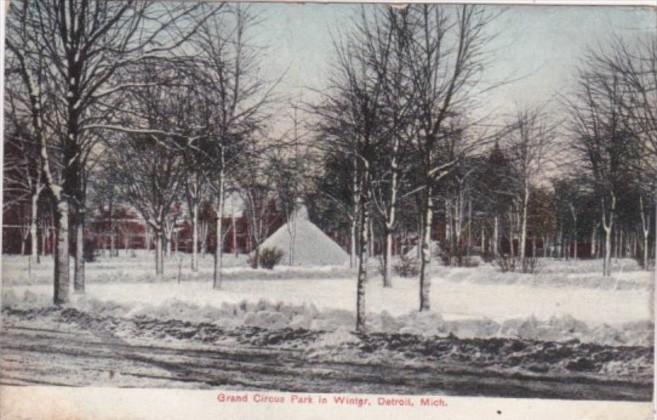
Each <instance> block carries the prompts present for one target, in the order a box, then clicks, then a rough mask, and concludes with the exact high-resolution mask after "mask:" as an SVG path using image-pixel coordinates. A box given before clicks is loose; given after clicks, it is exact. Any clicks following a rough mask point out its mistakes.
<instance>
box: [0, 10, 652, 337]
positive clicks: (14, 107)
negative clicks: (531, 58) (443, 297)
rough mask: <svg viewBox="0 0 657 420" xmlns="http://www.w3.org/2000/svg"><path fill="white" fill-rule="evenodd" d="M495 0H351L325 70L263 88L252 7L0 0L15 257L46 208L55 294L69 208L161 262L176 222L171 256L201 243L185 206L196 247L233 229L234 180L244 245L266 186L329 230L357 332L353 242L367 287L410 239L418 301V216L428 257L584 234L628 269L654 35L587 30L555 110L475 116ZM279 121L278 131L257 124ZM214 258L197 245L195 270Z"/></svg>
mask: <svg viewBox="0 0 657 420" xmlns="http://www.w3.org/2000/svg"><path fill="white" fill-rule="evenodd" d="M497 10H499V9H493V8H490V7H480V6H471V5H463V6H453V5H452V6H447V5H430V4H415V5H409V6H408V7H406V8H403V9H395V8H391V7H387V6H363V7H361V8H360V9H359V11H358V12H357V13H355V15H354V17H353V19H352V21H351V25H348V27H347V28H346V29H345V30H344V31H343V32H342V33H340V34H339V35H337V36H336V37H334V42H333V59H332V60H331V63H330V67H331V70H330V72H328V74H327V77H326V84H325V86H323V87H322V88H321V90H315V91H314V92H312V93H313V95H311V96H312V99H311V100H307V101H301V100H298V99H294V100H290V98H286V97H284V96H285V95H280V94H279V93H277V87H278V84H279V82H280V80H281V79H280V78H279V79H275V80H268V79H267V78H266V77H265V76H264V75H263V74H262V71H261V68H262V66H263V65H266V62H265V61H264V60H265V58H266V54H265V51H264V50H263V48H262V47H261V46H259V45H257V43H256V42H254V40H253V37H252V34H253V32H254V30H256V28H257V26H258V22H259V17H258V16H257V14H256V13H255V12H254V7H246V6H243V5H230V4H224V3H196V2H194V3H186V2H181V3H171V2H151V1H142V0H126V1H123V2H115V1H110V0H94V1H84V2H81V1H74V0H49V1H47V2H28V1H15V2H12V3H11V5H10V12H9V15H8V20H7V36H6V38H7V44H6V45H7V58H6V63H7V64H6V67H5V77H6V79H5V80H6V83H5V86H6V92H5V121H6V125H5V127H6V129H5V138H6V140H5V142H6V145H7V144H10V145H11V147H10V149H11V150H12V151H13V152H12V155H11V156H12V158H11V159H9V160H6V161H5V179H6V182H5V194H7V192H8V191H10V192H12V194H13V193H14V192H15V194H13V195H11V197H20V199H16V200H6V202H5V206H12V205H15V204H16V203H17V202H19V201H21V200H23V201H25V200H29V201H30V203H31V206H30V208H31V212H30V217H29V223H28V225H29V226H30V228H29V229H28V230H27V232H26V235H29V236H30V237H31V238H32V239H31V243H32V248H33V249H32V252H31V253H32V255H33V256H35V255H37V251H36V243H37V226H38V224H39V220H41V219H43V218H44V217H47V214H49V213H50V214H52V215H53V223H54V225H55V231H56V246H55V248H56V251H55V268H54V273H53V275H54V288H55V292H54V301H55V303H56V304H62V303H66V302H68V300H69V295H70V293H69V284H70V283H71V281H70V279H69V270H68V267H69V258H70V256H69V250H70V249H73V252H74V270H73V282H72V284H73V289H74V290H75V291H76V292H83V291H84V283H85V276H84V258H83V255H84V248H85V235H86V234H87V233H85V232H86V231H85V223H86V221H87V218H88V215H87V213H88V211H89V208H90V206H91V205H97V204H98V203H102V204H103V205H105V204H108V207H109V208H110V209H111V208H112V206H113V205H117V204H121V205H128V206H130V207H132V208H134V209H135V210H136V211H137V212H138V213H139V214H140V216H141V217H142V218H143V219H144V220H145V222H146V223H147V224H148V227H149V231H150V233H151V234H152V236H153V239H154V241H155V244H156V246H155V248H156V252H155V264H154V268H155V272H156V273H157V275H158V276H161V275H162V274H163V271H164V254H165V253H166V250H167V244H170V243H171V235H172V231H173V229H174V228H175V226H176V223H177V221H178V220H179V219H180V218H182V217H184V218H186V219H187V220H189V222H190V225H191V228H192V232H193V233H192V236H193V237H192V253H191V254H192V255H191V261H190V264H191V268H192V270H198V254H199V243H201V244H205V236H204V235H203V234H202V232H201V234H200V233H199V230H200V231H207V230H208V229H207V227H206V226H205V223H206V218H204V216H203V215H204V214H206V213H207V214H210V215H211V216H210V217H213V218H214V222H213V224H214V227H213V229H212V231H213V234H214V235H215V238H216V243H217V244H222V243H223V239H224V237H225V236H226V235H228V234H230V233H233V234H234V233H235V227H234V226H232V228H230V229H229V231H226V229H224V225H223V223H222V222H223V219H224V216H225V207H226V203H225V201H226V197H227V194H228V193H229V192H234V191H237V192H239V194H240V196H241V198H242V200H243V201H244V202H245V206H244V216H245V217H246V218H247V219H248V223H249V236H250V241H251V243H252V244H253V245H254V247H253V248H254V250H255V254H256V255H255V259H254V261H256V263H257V261H258V252H259V249H258V246H257V245H258V244H260V243H261V242H262V241H263V240H264V239H266V238H265V236H266V235H267V234H268V232H269V228H270V226H268V221H269V220H270V218H271V212H272V207H271V205H270V204H271V203H272V202H273V201H277V202H278V203H279V208H281V209H283V211H284V212H285V214H286V216H289V215H291V214H292V212H293V211H294V208H295V207H294V206H295V203H296V202H297V199H298V198H300V197H301V198H304V200H305V202H306V203H307V204H308V206H309V210H310V213H311V218H312V219H313V220H314V221H315V222H316V223H317V224H318V225H319V226H320V227H322V228H324V230H326V231H330V232H340V233H344V236H345V237H347V238H349V240H348V241H347V247H348V248H349V252H350V255H351V261H352V265H353V266H354V267H355V268H356V272H357V274H356V276H357V328H358V329H363V328H364V327H365V320H366V305H365V299H366V293H365V290H366V289H365V285H366V283H367V281H368V277H371V270H372V264H371V261H370V260H371V258H373V257H374V256H375V255H374V254H375V246H374V244H375V243H376V244H377V245H379V246H378V248H380V249H381V250H382V252H381V253H380V258H381V267H382V268H381V272H382V281H383V285H384V286H385V287H392V286H393V283H392V274H393V273H392V272H393V248H394V244H395V241H397V242H398V241H399V238H401V237H407V238H409V244H410V243H417V244H418V255H417V256H418V260H419V261H418V264H419V274H418V277H419V278H418V282H419V296H418V297H419V309H420V310H421V311H424V310H430V309H431V306H430V296H431V275H430V272H429V267H430V266H431V264H432V259H433V258H436V257H437V256H436V255H434V252H433V249H434V244H433V238H434V237H435V236H436V229H437V226H438V225H442V226H443V227H444V230H445V241H443V243H442V244H441V247H440V248H441V250H442V255H441V256H440V257H441V258H443V260H444V261H445V262H446V263H448V264H456V265H467V264H468V263H469V262H468V261H469V258H468V257H470V256H471V255H474V254H475V253H480V254H482V255H484V256H488V257H490V258H498V259H501V258H504V259H507V260H509V261H512V265H513V266H514V267H516V266H517V267H518V269H520V270H522V271H526V272H528V271H532V270H533V259H535V258H536V256H538V255H539V252H538V248H539V245H540V248H542V256H552V257H574V258H577V257H578V254H577V253H578V251H577V250H578V244H579V243H582V242H586V243H588V244H590V247H591V251H590V254H591V255H596V256H597V255H599V256H601V257H603V258H602V259H603V273H604V275H606V276H608V275H610V274H611V258H612V255H613V253H615V254H616V256H619V255H631V256H638V257H640V259H641V261H642V264H643V266H644V267H645V268H648V265H649V259H650V246H651V242H652V246H653V247H654V242H655V240H654V233H652V232H653V231H654V228H655V227H656V226H655V225H656V223H655V218H654V211H655V208H656V206H655V202H656V200H657V184H656V182H655V179H656V178H657V177H656V176H655V175H656V172H657V164H656V162H657V110H656V109H655V107H656V106H657V102H656V101H655V99H656V98H655V95H656V92H657V82H656V80H657V46H656V42H657V41H656V40H655V39H652V38H651V39H631V40H630V39H627V40H626V39H620V38H614V39H612V41H611V42H609V43H608V45H605V46H603V47H599V48H590V49H589V50H588V53H587V55H586V56H584V57H582V59H581V62H580V66H579V68H577V69H573V71H574V72H575V80H576V83H575V86H574V87H573V88H572V89H571V90H570V91H567V92H560V97H559V99H558V103H557V105H556V107H552V108H558V109H559V110H560V112H559V113H558V114H559V115H555V112H554V111H550V109H552V108H549V107H546V106H527V107H525V108H519V109H518V110H517V111H516V112H515V113H514V114H513V115H508V116H505V117H502V118H500V117H499V116H495V117H494V118H493V117H492V116H482V113H481V112H477V111H478V110H480V109H481V108H482V107H483V108H485V104H483V105H482V104H481V101H482V98H483V97H484V94H485V93H487V92H490V91H494V89H495V88H497V87H499V84H497V85H495V84H491V83H489V82H486V77H485V76H486V75H487V71H488V69H489V68H490V66H491V64H492V63H493V62H494V60H498V59H499V57H496V56H495V55H494V53H493V51H494V50H493V49H492V48H490V47H491V45H493V42H494V36H493V34H492V30H491V28H492V26H493V25H492V23H493V22H494V21H495V19H496V18H497V16H498V14H499V13H498V12H497ZM281 77H284V75H282V76H281ZM502 83H512V82H502ZM309 90H312V89H309ZM277 107H279V108H280V107H283V108H286V109H288V110H289V115H287V116H283V117H282V116H281V115H280V113H279V114H277V113H276V111H275V109H276V108H277ZM299 114H301V115H299ZM281 118H285V119H286V120H287V126H288V127H290V128H289V129H288V130H287V131H285V132H284V133H278V134H273V130H272V127H273V126H274V124H275V120H280V119H281ZM5 149H6V150H8V148H7V147H6V148H5ZM110 213H111V210H110ZM110 219H111V217H110ZM110 223H111V222H110ZM200 236H202V237H203V238H200ZM651 238H652V239H651ZM69 241H71V242H73V244H69ZM71 245H74V246H71ZM202 247H204V245H202ZM221 271H222V249H221V246H217V247H216V249H215V252H214V275H213V285H214V287H216V288H220V287H221Z"/></svg>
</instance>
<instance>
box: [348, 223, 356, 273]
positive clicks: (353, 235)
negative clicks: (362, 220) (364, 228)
mask: <svg viewBox="0 0 657 420" xmlns="http://www.w3.org/2000/svg"><path fill="white" fill-rule="evenodd" d="M357 223H358V221H357V220H356V215H354V218H353V219H352V222H351V238H350V239H351V243H350V248H351V252H350V253H349V267H351V268H353V267H354V265H356V224H357Z"/></svg>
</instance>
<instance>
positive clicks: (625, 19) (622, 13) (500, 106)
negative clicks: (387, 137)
mask: <svg viewBox="0 0 657 420" xmlns="http://www.w3.org/2000/svg"><path fill="white" fill-rule="evenodd" d="M251 7H252V8H253V10H254V11H256V12H257V13H258V14H259V15H260V16H261V18H262V24H261V25H260V27H259V28H258V30H257V32H256V33H254V35H255V38H256V39H257V40H258V43H266V44H268V45H269V46H270V49H269V54H268V55H267V57H263V70H264V72H265V74H267V75H268V77H272V78H273V77H275V76H276V75H280V74H282V73H283V72H284V71H285V70H286V69H287V73H286V76H285V78H284V80H283V81H282V82H281V85H280V91H281V92H283V93H286V94H289V95H291V96H297V95H303V98H304V99H310V97H311V96H312V94H309V93H308V92H307V91H304V89H303V87H304V86H311V87H314V88H321V87H322V86H323V85H324V84H325V83H326V77H327V75H328V71H329V69H330V62H331V57H332V54H333V50H332V40H331V39H332V38H331V36H332V34H336V33H339V32H341V31H347V30H348V28H349V25H350V17H351V16H353V15H354V13H356V12H358V10H359V8H360V7H361V6H359V5H323V4H305V5H301V4H255V5H252V6H251ZM365 7H374V6H365ZM488 7H491V8H494V9H497V10H500V9H499V6H488ZM505 10H506V11H505V12H504V13H503V14H502V15H501V16H500V17H499V18H498V19H497V20H496V21H495V22H494V23H493V24H492V25H491V26H490V30H491V33H497V34H498V36H497V38H496V40H495V41H494V42H493V43H492V44H490V47H491V51H492V54H493V56H492V60H493V62H494V64H493V65H491V66H489V68H487V69H486V78H488V79H490V80H502V79H514V80H515V79H518V78H520V80H517V81H515V82H513V83H511V84H509V85H506V86H504V87H502V88H500V89H498V90H496V91H494V92H493V93H491V94H489V97H487V98H486V101H485V103H486V108H487V110H486V111H487V112H492V111H498V112H506V113H508V112H513V110H515V109H516V106H522V105H538V104H543V103H545V102H546V101H549V100H550V98H552V97H554V96H555V94H560V93H565V92H566V91H567V89H568V87H569V85H570V84H571V83H572V81H573V77H574V76H575V75H576V68H577V65H578V60H579V58H580V57H581V55H582V53H583V51H585V49H586V48H587V46H590V45H598V44H603V43H604V42H605V40H608V39H609V38H610V37H611V36H612V35H614V34H615V35H620V36H622V37H624V38H625V37H627V38H631V37H635V36H637V35H639V34H642V33H643V34H645V33H652V34H653V36H655V33H656V32H655V27H656V25H657V18H656V16H657V14H656V11H655V9H650V8H640V7H597V6H507V7H505ZM301 92H304V93H301ZM557 106H558V104H557Z"/></svg>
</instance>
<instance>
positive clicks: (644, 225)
mask: <svg viewBox="0 0 657 420" xmlns="http://www.w3.org/2000/svg"><path fill="white" fill-rule="evenodd" d="M639 209H640V210H641V231H642V232H643V269H644V270H649V269H650V267H649V266H648V237H649V236H650V213H649V212H647V211H645V210H644V204H643V196H639ZM646 214H647V215H648V217H646ZM655 224H657V219H656V220H655ZM656 239H657V237H656Z"/></svg>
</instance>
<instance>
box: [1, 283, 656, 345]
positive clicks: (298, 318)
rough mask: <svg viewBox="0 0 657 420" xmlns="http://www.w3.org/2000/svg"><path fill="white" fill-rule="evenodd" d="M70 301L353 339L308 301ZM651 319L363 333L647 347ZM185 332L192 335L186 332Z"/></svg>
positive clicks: (471, 321)
mask: <svg viewBox="0 0 657 420" xmlns="http://www.w3.org/2000/svg"><path fill="white" fill-rule="evenodd" d="M2 305H3V307H5V308H14V309H33V308H47V307H48V306H49V302H48V299H47V297H46V296H45V295H38V294H35V293H33V292H30V291H26V292H25V293H24V295H23V296H22V297H20V296H18V295H17V294H16V293H14V292H13V291H7V292H4V293H3V296H2ZM74 306H75V307H76V308H77V309H79V310H81V311H84V312H90V313H94V314H97V315H99V316H112V317H127V318H137V317H141V318H144V317H146V318H153V319H157V320H159V321H163V320H177V321H184V322H193V323H211V324H214V325H216V326H219V327H222V328H236V327H244V326H247V327H257V328H263V329H284V328H292V329H307V330H317V331H328V332H332V334H329V335H326V336H325V337H324V338H323V339H322V340H323V341H322V342H321V343H319V344H318V345H319V346H322V347H326V346H331V345H334V346H338V345H340V344H341V343H344V342H349V341H350V340H353V339H354V338H353V336H352V334H351V330H352V329H353V327H354V325H355V317H354V314H353V313H352V312H350V311H346V310H338V309H332V310H331V309H329V310H318V309H317V308H316V307H315V305H313V304H302V305H289V304H283V303H280V302H279V303H272V302H270V301H268V300H264V299H261V300H259V301H258V302H255V303H254V302H248V301H242V302H239V303H223V304H222V305H221V306H219V307H216V306H211V305H196V304H192V303H189V302H184V301H181V300H178V299H171V300H168V301H165V302H163V303H161V304H158V305H148V304H132V305H128V304H117V303H115V302H111V301H101V300H97V299H85V298H81V299H78V300H77V301H76V302H75V304H74ZM653 329H654V326H653V323H652V322H649V321H641V322H627V323H623V324H620V325H618V326H611V325H608V324H604V323H600V324H595V325H589V324H587V323H585V322H583V321H581V320H578V319H575V318H573V317H572V316H570V315H562V316H554V317H552V318H550V319H548V320H539V319H537V318H536V317H534V316H530V317H526V318H515V319H509V320H506V321H504V322H502V323H498V322H496V321H494V320H491V319H487V318H462V319H452V320H446V319H444V318H443V317H442V316H441V315H440V314H439V313H436V312H431V311H429V312H415V311H414V312H409V313H406V314H404V315H400V316H393V315H390V314H389V313H387V312H386V311H383V312H381V313H369V314H368V323H367V330H368V332H384V333H399V334H413V335H419V336H425V337H433V336H449V335H454V336H457V337H459V338H491V337H507V338H520V339H529V340H540V341H570V340H579V341H581V342H590V343H597V344H605V345H614V346H617V345H634V346H651V345H652V342H653ZM190 334H195V332H194V331H191V332H190Z"/></svg>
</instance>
